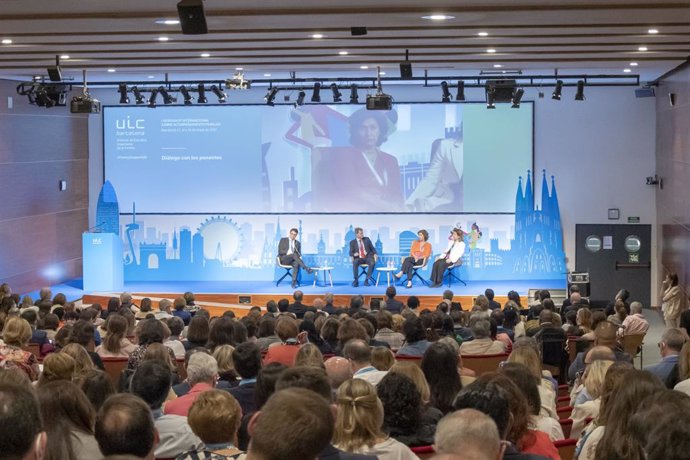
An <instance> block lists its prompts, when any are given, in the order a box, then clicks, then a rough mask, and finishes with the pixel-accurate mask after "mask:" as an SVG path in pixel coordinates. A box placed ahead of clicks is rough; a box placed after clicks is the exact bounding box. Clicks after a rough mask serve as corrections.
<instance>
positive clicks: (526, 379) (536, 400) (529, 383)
mask: <svg viewBox="0 0 690 460" xmlns="http://www.w3.org/2000/svg"><path fill="white" fill-rule="evenodd" d="M499 372H500V373H501V374H503V375H505V376H506V377H508V378H509V379H510V380H512V381H513V382H515V384H516V385H517V387H518V388H519V389H520V391H522V394H523V395H524V396H525V398H526V399H527V404H528V405H529V412H530V415H539V412H540V411H541V396H540V395H539V387H538V385H539V383H540V382H539V381H538V379H537V377H535V376H534V374H532V373H531V372H530V371H529V369H527V366H525V365H524V364H520V363H510V362H508V363H503V366H502V367H501V368H500V369H499Z"/></svg>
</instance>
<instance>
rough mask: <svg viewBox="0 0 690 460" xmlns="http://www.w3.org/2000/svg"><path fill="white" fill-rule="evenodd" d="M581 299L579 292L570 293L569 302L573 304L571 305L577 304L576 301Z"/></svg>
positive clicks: (578, 301)
mask: <svg viewBox="0 0 690 460" xmlns="http://www.w3.org/2000/svg"><path fill="white" fill-rule="evenodd" d="M581 300H582V296H581V295H580V293H579V292H573V293H572V294H570V303H571V304H573V305H575V304H578V303H580V301H581Z"/></svg>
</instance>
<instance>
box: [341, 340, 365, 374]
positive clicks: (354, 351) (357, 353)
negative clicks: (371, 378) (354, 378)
mask: <svg viewBox="0 0 690 460" xmlns="http://www.w3.org/2000/svg"><path fill="white" fill-rule="evenodd" d="M343 358H345V359H348V360H349V361H350V363H351V365H352V372H356V371H358V370H359V369H361V368H363V367H366V366H370V365H371V348H369V344H368V343H367V342H366V341H364V340H360V339H352V340H349V341H348V342H347V343H346V344H345V346H344V347H343Z"/></svg>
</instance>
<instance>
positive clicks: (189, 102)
mask: <svg viewBox="0 0 690 460" xmlns="http://www.w3.org/2000/svg"><path fill="white" fill-rule="evenodd" d="M179 91H180V93H182V97H183V98H184V105H192V95H191V94H189V90H188V89H187V87H186V86H185V85H182V86H180V89H179Z"/></svg>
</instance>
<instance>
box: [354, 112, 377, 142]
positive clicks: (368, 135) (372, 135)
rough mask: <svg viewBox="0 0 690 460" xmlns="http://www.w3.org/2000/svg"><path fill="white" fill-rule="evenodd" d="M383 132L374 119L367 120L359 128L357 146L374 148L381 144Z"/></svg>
mask: <svg viewBox="0 0 690 460" xmlns="http://www.w3.org/2000/svg"><path fill="white" fill-rule="evenodd" d="M380 137H381V131H380V129H379V124H378V123H377V122H376V120H374V119H373V118H366V119H364V121H363V122H362V124H361V125H360V126H359V128H357V146H358V147H361V148H374V147H377V146H378V144H379V138H380Z"/></svg>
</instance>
